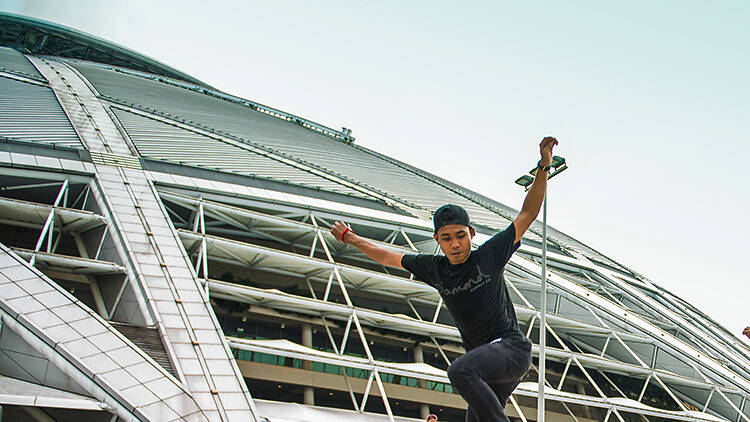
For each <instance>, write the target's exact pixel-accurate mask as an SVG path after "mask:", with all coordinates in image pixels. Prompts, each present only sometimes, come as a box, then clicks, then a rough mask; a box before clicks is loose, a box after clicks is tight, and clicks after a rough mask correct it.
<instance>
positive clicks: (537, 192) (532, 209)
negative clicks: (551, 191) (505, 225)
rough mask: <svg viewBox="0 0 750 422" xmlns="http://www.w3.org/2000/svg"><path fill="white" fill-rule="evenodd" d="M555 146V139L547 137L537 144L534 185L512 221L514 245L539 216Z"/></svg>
mask: <svg viewBox="0 0 750 422" xmlns="http://www.w3.org/2000/svg"><path fill="white" fill-rule="evenodd" d="M555 145H557V139H555V138H553V137H551V136H547V137H546V138H544V139H542V143H540V144H539V153H540V154H541V156H542V159H541V160H540V161H539V168H538V169H537V172H536V177H535V178H534V183H532V184H531V189H529V193H527V194H526V199H525V200H524V201H523V207H521V212H519V213H518V216H517V217H516V219H515V220H514V221H513V225H514V226H515V228H516V240H515V242H514V243H518V242H519V241H520V240H521V237H523V234H524V233H526V230H528V229H529V227H530V226H531V223H533V222H534V220H536V216H537V215H539V210H540V209H541V208H542V202H543V201H544V193H545V192H546V191H547V173H548V172H549V165H550V164H552V148H554V147H555Z"/></svg>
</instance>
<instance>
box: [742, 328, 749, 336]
mask: <svg viewBox="0 0 750 422" xmlns="http://www.w3.org/2000/svg"><path fill="white" fill-rule="evenodd" d="M742 334H744V335H746V336H747V337H748V338H750V327H747V328H745V329H744V330H742Z"/></svg>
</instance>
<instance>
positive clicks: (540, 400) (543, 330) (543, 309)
mask: <svg viewBox="0 0 750 422" xmlns="http://www.w3.org/2000/svg"><path fill="white" fill-rule="evenodd" d="M543 209H544V211H542V279H541V288H540V290H541V303H540V305H539V308H540V310H539V314H540V315H539V396H538V397H537V414H536V419H537V421H539V422H544V378H545V377H544V373H545V370H546V369H545V348H546V343H547V335H546V334H547V192H545V193H544V202H543Z"/></svg>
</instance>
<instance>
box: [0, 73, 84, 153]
mask: <svg viewBox="0 0 750 422" xmlns="http://www.w3.org/2000/svg"><path fill="white" fill-rule="evenodd" d="M0 135H2V136H6V137H8V138H15V139H20V140H24V141H34V142H40V143H44V144H54V145H62V146H66V147H72V148H79V149H83V145H82V144H81V141H80V140H78V135H76V132H75V130H73V126H72V125H71V124H70V120H68V116H67V115H65V112H64V111H63V109H62V107H60V103H58V101H57V98H56V97H55V94H54V93H53V92H52V90H51V89H49V88H44V87H41V86H37V85H32V84H28V83H25V82H20V81H15V80H12V79H8V78H3V77H0Z"/></svg>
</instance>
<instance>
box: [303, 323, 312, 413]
mask: <svg viewBox="0 0 750 422" xmlns="http://www.w3.org/2000/svg"><path fill="white" fill-rule="evenodd" d="M302 345H303V346H305V347H312V345H313V342H312V327H311V326H310V324H304V325H302ZM302 369H306V370H308V371H310V370H312V363H311V362H310V361H308V360H303V361H302ZM304 403H305V404H309V405H310V406H315V390H314V389H313V388H312V387H305V391H304Z"/></svg>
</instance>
